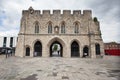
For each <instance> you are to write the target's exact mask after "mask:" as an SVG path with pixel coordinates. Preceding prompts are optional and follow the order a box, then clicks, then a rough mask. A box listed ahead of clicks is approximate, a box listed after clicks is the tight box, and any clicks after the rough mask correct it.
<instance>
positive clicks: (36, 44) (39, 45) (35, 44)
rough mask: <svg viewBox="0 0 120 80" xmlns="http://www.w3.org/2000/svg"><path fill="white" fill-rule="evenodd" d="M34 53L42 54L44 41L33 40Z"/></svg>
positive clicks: (35, 54)
mask: <svg viewBox="0 0 120 80" xmlns="http://www.w3.org/2000/svg"><path fill="white" fill-rule="evenodd" d="M33 55H34V57H36V56H42V42H41V41H40V40H39V39H37V40H35V41H34V42H33Z"/></svg>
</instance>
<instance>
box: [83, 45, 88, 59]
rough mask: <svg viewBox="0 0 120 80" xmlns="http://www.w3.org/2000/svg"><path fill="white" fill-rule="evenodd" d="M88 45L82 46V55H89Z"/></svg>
mask: <svg viewBox="0 0 120 80" xmlns="http://www.w3.org/2000/svg"><path fill="white" fill-rule="evenodd" d="M88 51H89V50H88V47H84V48H83V57H86V56H89V52H88Z"/></svg>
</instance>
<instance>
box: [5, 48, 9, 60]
mask: <svg viewBox="0 0 120 80" xmlns="http://www.w3.org/2000/svg"><path fill="white" fill-rule="evenodd" d="M5 55H6V58H7V57H8V50H7V49H5Z"/></svg>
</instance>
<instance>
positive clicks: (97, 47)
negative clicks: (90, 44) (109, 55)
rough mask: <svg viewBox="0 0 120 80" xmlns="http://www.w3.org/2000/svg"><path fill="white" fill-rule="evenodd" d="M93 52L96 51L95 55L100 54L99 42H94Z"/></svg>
mask: <svg viewBox="0 0 120 80" xmlns="http://www.w3.org/2000/svg"><path fill="white" fill-rule="evenodd" d="M95 52H96V55H100V44H99V43H96V44H95Z"/></svg>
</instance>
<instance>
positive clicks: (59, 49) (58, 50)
mask: <svg viewBox="0 0 120 80" xmlns="http://www.w3.org/2000/svg"><path fill="white" fill-rule="evenodd" d="M55 45H56V46H57V48H56V51H54V47H55ZM54 56H57V57H62V56H63V47H62V44H61V43H60V42H58V41H54V42H53V43H52V44H51V45H50V57H54Z"/></svg>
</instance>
